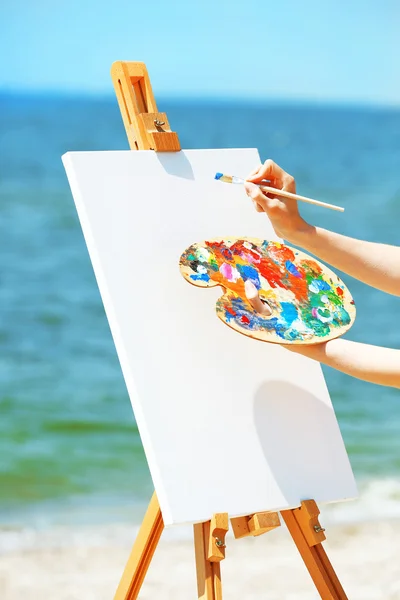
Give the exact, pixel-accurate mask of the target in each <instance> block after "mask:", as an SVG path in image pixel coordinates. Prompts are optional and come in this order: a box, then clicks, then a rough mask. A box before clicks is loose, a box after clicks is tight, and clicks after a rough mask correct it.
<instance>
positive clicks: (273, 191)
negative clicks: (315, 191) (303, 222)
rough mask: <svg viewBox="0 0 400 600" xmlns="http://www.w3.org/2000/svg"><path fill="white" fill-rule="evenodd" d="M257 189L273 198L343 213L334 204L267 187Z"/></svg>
mask: <svg viewBox="0 0 400 600" xmlns="http://www.w3.org/2000/svg"><path fill="white" fill-rule="evenodd" d="M259 188H260V189H261V190H262V191H263V192H267V193H268V194H274V196H281V197H282V198H289V199H290V200H300V201H301V202H308V204H315V206H322V207H323V208H330V209H331V210H338V211H339V212H344V208H342V207H341V206H336V204H328V203H327V202H320V200H314V199H313V198H307V196H298V195H297V194H292V193H291V192H286V191H285V190H278V189H276V188H273V187H269V186H268V185H259Z"/></svg>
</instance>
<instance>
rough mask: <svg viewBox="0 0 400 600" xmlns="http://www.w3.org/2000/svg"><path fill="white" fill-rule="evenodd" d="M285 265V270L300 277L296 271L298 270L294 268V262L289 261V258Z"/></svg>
mask: <svg viewBox="0 0 400 600" xmlns="http://www.w3.org/2000/svg"><path fill="white" fill-rule="evenodd" d="M285 267H286V270H287V271H289V273H290V274H291V275H294V276H295V277H301V273H299V272H298V270H297V269H296V267H295V266H294V264H293V263H292V262H290V260H287V261H286V264H285Z"/></svg>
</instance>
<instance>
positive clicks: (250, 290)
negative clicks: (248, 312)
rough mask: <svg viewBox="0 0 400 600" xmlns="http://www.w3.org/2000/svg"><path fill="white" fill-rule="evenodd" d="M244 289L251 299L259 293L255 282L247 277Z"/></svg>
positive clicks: (247, 296)
mask: <svg viewBox="0 0 400 600" xmlns="http://www.w3.org/2000/svg"><path fill="white" fill-rule="evenodd" d="M244 291H245V294H246V298H248V299H249V300H250V299H252V298H254V297H255V296H256V295H257V288H256V286H255V285H254V283H252V282H251V281H250V279H247V280H246V281H245V282H244Z"/></svg>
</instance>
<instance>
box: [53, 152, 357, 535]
mask: <svg viewBox="0 0 400 600" xmlns="http://www.w3.org/2000/svg"><path fill="white" fill-rule="evenodd" d="M63 162H64V165H65V168H66V171H67V175H68V179H69V182H70V185H71V189H72V193H73V196H74V199H75V203H76V207H77V210H78V213H79V217H80V221H81V224H82V228H83V232H84V236H85V239H86V243H87V246H88V249H89V253H90V257H91V260H92V263H93V267H94V271H95V275H96V278H97V281H98V285H99V288H100V293H101V296H102V299H103V302H104V306H105V310H106V313H107V317H108V320H109V323H110V327H111V331H112V335H113V338H114V342H115V345H116V348H117V352H118V356H119V359H120V363H121V366H122V370H123V374H124V377H125V381H126V385H127V388H128V392H129V395H130V398H131V402H132V406H133V410H134V413H135V417H136V421H137V424H138V427H139V431H140V435H141V438H142V441H143V445H144V449H145V452H146V456H147V459H148V463H149V467H150V471H151V475H152V478H153V482H154V486H155V489H156V492H157V495H158V499H159V502H160V505H161V509H162V513H163V517H164V521H165V524H166V525H171V524H178V523H189V522H190V523H195V522H200V521H205V520H207V519H209V518H210V517H211V516H212V514H213V513H216V512H228V513H229V514H230V516H238V515H247V514H251V513H254V512H258V511H266V510H274V509H277V510H279V509H285V508H293V507H296V506H298V505H299V504H300V502H301V501H302V500H304V499H309V498H313V499H315V500H316V501H317V502H320V503H321V502H332V501H339V500H345V499H349V498H354V497H355V496H356V494H357V490H356V486H355V481H354V477H353V474H352V470H351V467H350V464H349V460H348V457H347V454H346V450H345V447H344V444H343V440H342V437H341V433H340V430H339V427H338V423H337V420H336V417H335V413H334V410H333V407H332V403H331V400H330V397H329V393H328V391H327V388H326V384H325V381H324V377H323V374H322V371H321V368H320V365H319V364H317V363H315V362H313V361H311V360H309V359H307V358H304V357H302V356H299V355H296V354H292V353H291V352H289V351H287V350H284V349H283V348H281V347H279V346H277V345H273V344H267V343H263V342H258V341H255V340H251V339H250V338H247V337H246V336H244V335H240V334H239V333H237V332H235V331H233V330H232V329H230V328H229V327H228V326H226V325H225V324H224V323H222V322H221V321H220V320H219V319H218V318H217V316H216V313H215V300H216V299H217V298H218V297H219V295H221V289H220V288H219V287H217V288H213V289H200V288H198V287H195V286H191V285H189V284H188V283H187V282H186V281H185V280H184V279H183V277H182V276H181V274H180V271H179V267H178V262H179V258H180V255H181V253H182V252H183V251H184V250H185V249H186V248H187V247H188V246H189V245H190V244H192V243H194V242H199V241H202V240H205V239H209V238H213V237H221V236H252V237H260V238H263V239H277V238H276V235H275V234H274V232H273V229H272V226H271V224H270V223H269V221H268V220H267V218H266V217H265V216H264V215H260V214H258V213H256V212H255V210H254V209H253V206H252V204H251V202H250V201H249V199H248V198H247V197H246V195H245V192H244V190H243V187H242V186H233V185H227V184H223V183H221V182H217V181H215V180H214V175H215V172H216V171H221V172H224V173H230V174H234V175H238V176H245V175H246V174H247V173H248V172H249V171H250V170H251V169H253V168H254V167H255V166H256V165H257V164H258V163H259V162H260V158H259V155H258V152H257V150H254V149H239V150H237V149H229V150H188V151H182V152H179V153H167V154H164V153H163V154H160V153H155V152H151V151H142V152H131V151H127V152H72V153H68V154H66V155H65V156H64V157H63Z"/></svg>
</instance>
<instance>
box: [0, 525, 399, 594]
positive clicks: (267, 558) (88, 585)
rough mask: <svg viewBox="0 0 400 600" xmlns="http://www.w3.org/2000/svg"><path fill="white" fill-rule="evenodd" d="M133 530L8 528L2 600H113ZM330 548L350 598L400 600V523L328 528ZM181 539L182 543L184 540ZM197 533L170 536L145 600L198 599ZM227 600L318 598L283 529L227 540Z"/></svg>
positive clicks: (1, 546) (0, 566) (0, 569)
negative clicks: (195, 535)
mask: <svg viewBox="0 0 400 600" xmlns="http://www.w3.org/2000/svg"><path fill="white" fill-rule="evenodd" d="M135 533H136V530H135V528H133V527H132V526H123V525H121V524H119V525H113V526H111V525H109V526H97V527H95V528H94V527H93V528H85V527H81V528H76V529H71V528H68V529H62V528H58V529H51V530H47V531H39V530H34V529H31V530H29V529H26V530H24V531H18V530H13V529H8V530H7V529H6V530H3V531H2V532H1V542H0V550H1V554H0V589H1V590H2V593H1V598H2V600H27V599H34V600H36V599H38V600H39V599H40V600H45V599H47V598H51V599H52V600H83V599H84V600H110V599H111V598H113V595H114V592H115V588H116V586H117V583H118V581H119V578H120V575H121V572H122V570H123V568H124V565H125V562H126V560H127V558H128V555H129V552H130V548H131V541H132V540H133V539H134V536H135ZM327 534H328V541H327V542H325V548H326V550H327V552H328V553H329V556H330V559H331V561H332V563H333V565H334V567H335V569H336V571H337V573H338V575H339V577H340V579H341V582H342V584H343V586H344V588H345V590H346V592H347V594H348V597H349V599H351V600H369V599H371V600H397V599H400V566H399V561H398V557H399V554H400V522H399V521H391V522H383V523H378V522H375V523H371V524H360V525H354V526H350V525H347V526H343V525H334V526H332V527H329V529H328V531H327ZM182 535H183V538H182ZM190 535H191V529H190V528H183V529H182V528H180V529H179V536H180V539H177V530H175V531H170V530H169V531H166V532H165V533H164V536H163V538H162V542H161V544H160V546H159V548H158V550H157V553H156V555H155V558H154V561H153V563H152V566H151V568H150V571H149V573H148V577H147V579H146V582H145V584H144V586H143V588H142V592H141V594H140V598H143V600H147V599H150V598H152V599H153V598H164V599H172V598H173V599H174V600H181V599H182V600H183V599H187V598H196V597H197V596H196V579H195V563H194V554H193V545H192V542H191V540H190ZM227 541H228V544H227V559H226V560H225V561H224V562H223V564H222V569H223V571H222V576H223V585H224V594H225V597H226V598H232V599H233V598H237V599H239V598H240V599H242V598H254V599H258V598H259V599H260V600H261V599H263V600H283V599H284V600H310V599H314V598H318V597H319V596H318V595H317V593H316V591H315V589H314V587H313V584H312V582H311V579H310V577H309V575H308V573H307V571H306V569H305V567H304V565H303V563H302V561H301V559H300V557H299V555H298V553H297V550H296V548H295V547H294V545H293V543H292V542H291V538H290V536H289V533H288V532H287V531H286V530H285V528H284V526H282V527H281V528H280V530H276V531H274V532H271V533H269V534H267V535H264V536H262V537H260V538H257V539H247V540H234V539H233V538H232V537H231V536H229V537H228V539H227Z"/></svg>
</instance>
